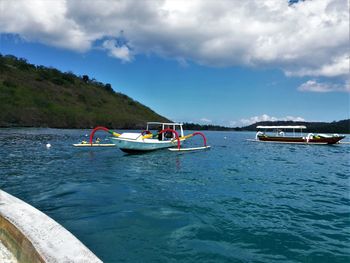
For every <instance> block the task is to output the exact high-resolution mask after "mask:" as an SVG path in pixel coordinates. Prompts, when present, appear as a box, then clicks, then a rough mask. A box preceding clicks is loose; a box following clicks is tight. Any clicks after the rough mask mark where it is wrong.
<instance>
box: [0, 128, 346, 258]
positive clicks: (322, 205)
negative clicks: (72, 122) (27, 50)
mask: <svg viewBox="0 0 350 263" xmlns="http://www.w3.org/2000/svg"><path fill="white" fill-rule="evenodd" d="M89 132H90V131H89V130H65V129H33V128H30V129H28V128H21V129H17V128H16V129H0V189H2V190H4V191H7V192H8V193H10V194H12V195H14V196H16V197H18V198H20V199H22V200H24V201H25V202H27V203H29V204H31V205H32V206H34V207H36V208H37V209H39V210H41V211H42V212H44V213H46V214H47V215H48V216H50V217H52V218H53V219H54V220H56V221H57V222H58V223H60V224H62V225H63V226H64V227H65V228H66V229H68V230H69V231H70V232H71V233H73V234H74V235H75V236H76V237H77V238H78V239H79V240H81V241H82V242H83V243H84V244H85V245H86V246H87V247H88V248H89V249H90V250H91V251H92V252H93V253H95V254H96V255H97V256H98V257H99V258H100V259H101V260H103V261H104V262H315V263H316V262H317V263H319V262H350V196H349V193H350V184H349V183H350V181H349V177H350V144H339V145H333V146H320V145H291V144H273V143H271V144H269V143H258V142H251V141H247V139H254V137H255V133H254V132H216V131H215V132H214V131H208V132H204V133H205V135H206V136H207V140H208V145H210V146H211V149H210V150H205V151H195V152H180V153H179V152H171V151H168V150H167V149H165V150H159V151H155V152H150V153H147V154H140V155H128V154H125V153H123V152H122V151H120V150H119V149H118V148H115V147H113V148H75V147H73V146H72V144H73V143H78V142H80V141H82V140H86V139H88V137H87V136H88V134H89ZM119 132H120V131H119ZM97 136H98V137H99V138H101V140H102V142H107V143H108V134H106V133H103V132H99V133H97ZM197 137H198V138H197ZM346 139H347V140H348V141H349V137H348V138H346ZM47 143H50V144H51V147H50V148H47V147H46V144H47ZM202 143H203V142H202V139H201V137H199V136H196V137H193V138H192V139H190V140H189V141H188V143H186V146H187V147H196V146H202Z"/></svg>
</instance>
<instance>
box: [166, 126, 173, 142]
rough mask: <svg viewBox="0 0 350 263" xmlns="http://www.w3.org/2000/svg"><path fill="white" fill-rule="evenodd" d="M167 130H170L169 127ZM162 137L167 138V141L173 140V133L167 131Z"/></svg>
mask: <svg viewBox="0 0 350 263" xmlns="http://www.w3.org/2000/svg"><path fill="white" fill-rule="evenodd" d="M168 129H170V127H168ZM164 137H165V138H167V139H172V138H173V133H172V132H171V131H167V132H166V133H165V136H164Z"/></svg>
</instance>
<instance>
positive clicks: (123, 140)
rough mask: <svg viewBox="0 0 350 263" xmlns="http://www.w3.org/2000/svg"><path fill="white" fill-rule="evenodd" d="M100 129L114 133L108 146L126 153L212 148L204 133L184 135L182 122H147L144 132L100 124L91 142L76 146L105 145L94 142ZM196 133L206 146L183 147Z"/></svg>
mask: <svg viewBox="0 0 350 263" xmlns="http://www.w3.org/2000/svg"><path fill="white" fill-rule="evenodd" d="M98 130H103V131H106V132H108V133H110V134H111V135H112V137H111V138H110V140H111V141H112V142H113V143H112V144H108V146H117V147H118V148H119V149H120V150H122V151H123V152H126V153H138V152H147V151H154V150H158V149H164V148H169V150H172V151H189V150H203V149H208V148H210V146H208V145H207V140H206V137H205V135H204V134H203V133H201V132H194V133H192V134H188V135H184V131H183V127H182V124H181V123H162V122H147V127H146V130H144V131H142V132H124V133H121V134H119V133H116V132H114V131H111V130H109V129H108V128H106V127H102V126H99V127H96V128H95V129H93V130H92V132H91V134H90V141H89V142H84V141H83V142H82V143H79V144H73V145H74V146H76V147H92V146H102V145H104V144H100V143H93V138H94V135H95V132H96V131H98ZM154 130H156V132H155V133H152V131H154ZM196 135H200V136H202V138H203V141H204V146H202V147H196V148H181V145H182V143H183V142H184V141H185V140H187V139H189V138H191V137H193V136H196ZM175 147H176V148H175ZM170 148H171V149H170Z"/></svg>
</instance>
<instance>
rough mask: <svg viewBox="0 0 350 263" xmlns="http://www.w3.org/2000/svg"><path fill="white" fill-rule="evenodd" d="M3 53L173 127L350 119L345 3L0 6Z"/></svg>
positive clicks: (134, 0) (60, 0)
mask: <svg viewBox="0 0 350 263" xmlns="http://www.w3.org/2000/svg"><path fill="white" fill-rule="evenodd" d="M0 14H1V16H0V33H1V35H0V37H1V38H0V52H1V53H2V54H13V55H16V56H19V57H24V58H26V59H28V61H29V62H31V63H34V64H41V65H45V66H53V67H56V68H58V69H60V70H63V71H68V70H71V71H73V72H74V73H76V74H79V75H80V74H88V75H89V76H91V77H95V78H96V79H97V80H99V81H102V82H106V83H111V84H112V86H113V88H114V89H115V90H116V91H119V92H123V93H125V94H127V95H129V96H131V97H132V98H134V99H136V100H138V101H140V102H141V103H143V104H145V105H147V106H149V107H151V108H152V109H154V110H155V111H157V112H158V113H160V114H162V115H164V116H166V117H168V118H170V119H172V120H175V121H184V122H185V121H192V122H200V123H210V124H220V125H227V126H237V125H238V126H241V125H246V124H249V123H252V122H255V121H259V120H277V119H283V120H307V121H333V120H340V119H345V118H349V94H350V81H349V63H350V62H349V56H350V55H349V3H348V1H347V0H305V1H288V0H264V1H260V0H256V1H253V0H251V1H249V0H247V1H240V0H236V1H234V0H192V1H186V0H183V1H182V0H174V1H170V0H120V1H117V0H114V1H112V0H108V1H107V0H91V1H90V0H75V1H68V0H46V1H45V0H16V1H11V0H0Z"/></svg>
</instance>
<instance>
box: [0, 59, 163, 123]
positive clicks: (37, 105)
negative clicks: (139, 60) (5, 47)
mask: <svg viewBox="0 0 350 263" xmlns="http://www.w3.org/2000/svg"><path fill="white" fill-rule="evenodd" d="M147 121H168V120H167V119H166V118H164V117H162V116H160V115H158V114H157V113H155V112H154V111H152V110H151V109H150V108H148V107H146V106H144V105H142V104H141V103H139V102H137V101H134V100H133V99H131V98H130V97H128V96H126V95H124V94H122V93H117V92H115V91H114V90H113V89H112V86H111V85H110V84H108V83H107V84H104V83H101V82H97V81H96V80H94V79H90V78H89V77H88V76H87V75H83V76H76V75H75V74H73V73H72V72H65V73H63V72H61V71H59V70H57V69H54V68H49V67H45V66H35V65H32V64H30V63H28V62H27V61H26V60H25V59H18V58H16V57H14V56H11V55H6V56H3V55H1V54H0V127H14V126H23V127H56V128H90V127H94V126H97V125H103V126H107V127H109V128H142V127H144V125H145V122H147Z"/></svg>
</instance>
